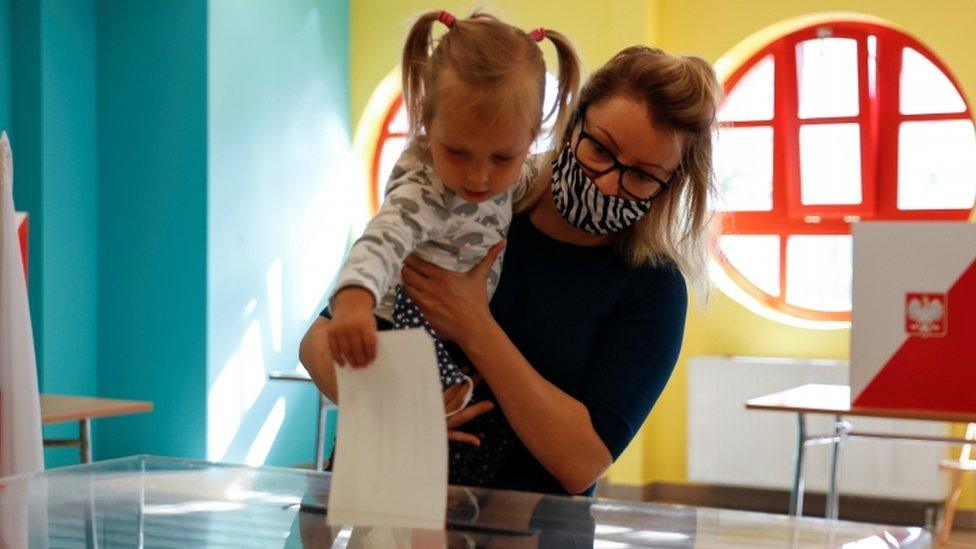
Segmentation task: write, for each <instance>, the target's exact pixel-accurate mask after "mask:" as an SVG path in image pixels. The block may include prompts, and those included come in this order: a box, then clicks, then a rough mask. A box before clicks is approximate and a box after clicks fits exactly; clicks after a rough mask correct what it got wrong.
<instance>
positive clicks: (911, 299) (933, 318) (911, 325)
mask: <svg viewBox="0 0 976 549" xmlns="http://www.w3.org/2000/svg"><path fill="white" fill-rule="evenodd" d="M946 309H947V307H946V296H945V294H931V293H910V294H907V295H906V296H905V331H906V332H907V333H908V334H909V335H913V336H921V337H931V336H943V335H945V333H946V313H947V310H946Z"/></svg>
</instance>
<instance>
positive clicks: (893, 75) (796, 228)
mask: <svg viewBox="0 0 976 549" xmlns="http://www.w3.org/2000/svg"><path fill="white" fill-rule="evenodd" d="M871 35H874V36H875V37H876V40H877V43H876V50H875V55H876V63H877V67H876V72H875V88H874V90H871V89H869V84H870V83H869V78H868V55H867V40H868V37H869V36H871ZM823 37H834V38H853V39H854V40H855V41H856V42H857V56H858V59H857V67H858V103H859V109H858V114H857V115H854V116H846V117H830V118H805V119H801V118H800V117H799V111H798V101H799V92H798V89H797V74H796V45H797V44H798V43H800V42H803V41H806V40H810V39H814V38H823ZM905 47H910V48H912V49H914V50H915V51H917V52H918V53H919V54H921V55H923V56H924V57H925V58H926V59H928V60H929V61H931V62H932V63H933V64H934V65H935V66H936V67H937V68H938V69H939V70H940V71H941V72H942V73H943V74H944V75H945V76H946V77H947V78H948V79H949V81H950V82H952V84H953V86H954V87H955V89H956V91H957V92H958V93H959V95H960V97H962V98H963V101H964V103H965V107H966V108H965V111H963V112H958V113H939V114H902V113H901V112H900V75H901V64H902V50H903V48H905ZM768 55H772V57H773V61H774V109H773V119H772V120H762V121H760V120H756V121H744V122H740V121H736V122H730V123H725V124H723V126H724V127H735V128H743V127H771V128H772V129H773V190H772V192H773V206H772V210H770V211H739V212H731V211H730V212H723V213H722V221H721V234H722V235H724V234H728V235H774V236H778V237H779V240H780V242H779V244H780V250H779V252H780V253H779V262H780V264H779V284H780V291H779V295H777V296H772V295H769V294H767V293H765V292H764V291H762V290H761V289H759V288H758V287H757V286H756V285H755V284H753V283H752V282H751V281H750V280H749V279H747V278H746V277H745V276H744V275H743V274H742V273H740V272H739V271H738V270H737V269H735V268H734V267H733V266H732V264H731V262H729V260H728V259H727V258H726V257H725V256H724V254H723V253H722V252H721V249H720V248H719V245H718V238H719V236H720V235H716V236H715V238H714V239H713V240H712V251H713V254H714V255H715V257H716V259H717V260H718V261H719V263H720V264H721V265H722V267H723V269H724V270H725V272H726V273H727V274H728V275H729V276H730V278H732V280H733V281H734V282H735V283H736V284H738V285H739V286H740V287H741V288H742V289H743V290H745V291H746V292H747V293H748V294H749V295H750V296H751V297H753V298H754V299H756V300H757V301H759V302H760V303H762V304H764V305H766V306H767V307H770V308H772V309H774V310H777V311H780V312H783V313H786V314H788V315H790V316H793V317H797V318H802V319H808V320H827V321H847V320H850V311H839V312H827V311H817V310H813V309H807V308H803V307H799V306H796V305H792V304H789V303H787V302H786V294H787V280H786V263H787V255H786V251H787V250H786V247H787V241H788V237H789V236H794V235H818V236H832V235H849V234H850V233H851V228H850V226H851V223H854V222H857V221H859V220H862V219H866V220H892V221H895V220H899V221H908V220H951V221H965V220H966V219H967V218H968V217H969V215H970V211H971V210H970V209H964V210H963V209H960V210H899V209H898V206H897V201H898V131H899V127H900V125H901V123H902V122H907V121H932V120H969V121H972V109H971V107H970V104H969V102H968V101H967V100H966V97H965V95H964V94H963V93H962V88H961V86H960V85H959V82H958V81H957V80H956V78H955V77H954V76H953V74H952V73H951V72H950V71H949V70H948V68H947V67H946V65H945V64H944V63H943V62H942V61H941V60H940V59H939V58H938V57H937V56H936V55H935V54H933V53H932V52H931V51H930V50H929V49H928V48H927V47H926V46H925V45H923V44H922V43H921V42H919V41H918V40H917V39H915V38H913V37H911V36H909V35H907V34H905V33H903V32H902V31H899V30H896V29H893V28H890V27H886V26H883V25H880V24H875V23H869V22H864V21H850V20H837V21H830V22H820V23H817V24H815V25H810V26H807V27H803V28H801V29H798V30H796V31H794V32H791V33H789V34H786V35H784V36H782V37H780V38H778V39H777V40H775V41H774V42H772V43H770V44H768V45H766V46H765V47H763V48H762V49H760V50H759V51H757V52H756V53H754V54H753V55H752V56H751V57H750V58H749V59H748V60H747V61H746V62H745V63H743V64H742V65H741V66H739V67H738V68H737V69H736V70H735V71H734V72H733V73H732V74H731V75H730V77H729V78H728V79H727V80H726V82H725V85H724V88H725V92H726V94H728V93H729V92H730V91H731V90H732V89H733V88H735V86H736V85H737V84H738V83H739V81H740V80H741V79H742V77H743V76H745V75H746V74H747V73H748V72H749V71H750V70H751V69H752V68H753V67H754V66H756V64H757V63H759V62H760V61H762V60H763V59H764V58H766V57H767V56H768ZM846 122H856V123H858V124H859V126H860V140H861V143H860V145H861V185H862V188H861V191H862V193H861V197H862V202H861V203H860V204H853V205H803V204H802V202H801V200H800V196H801V195H800V190H801V189H800V184H801V182H800V140H799V135H800V126H802V125H807V124H836V123H846Z"/></svg>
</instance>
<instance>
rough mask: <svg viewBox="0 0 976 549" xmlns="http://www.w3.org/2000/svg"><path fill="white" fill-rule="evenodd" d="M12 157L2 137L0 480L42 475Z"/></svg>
mask: <svg viewBox="0 0 976 549" xmlns="http://www.w3.org/2000/svg"><path fill="white" fill-rule="evenodd" d="M13 171H14V170H13V155H12V154H11V152H10V141H9V140H8V139H7V134H6V132H4V133H3V134H2V135H0V221H2V223H0V477H5V476H11V475H20V474H24V473H33V472H36V471H41V470H42V469H44V452H43V446H42V442H41V404H40V399H39V397H38V390H37V363H36V361H35V358H34V334H33V332H32V331H31V321H30V309H29V308H28V306H27V281H26V280H24V269H23V263H22V262H21V254H20V242H19V240H18V238H17V222H16V220H15V218H14V195H13Z"/></svg>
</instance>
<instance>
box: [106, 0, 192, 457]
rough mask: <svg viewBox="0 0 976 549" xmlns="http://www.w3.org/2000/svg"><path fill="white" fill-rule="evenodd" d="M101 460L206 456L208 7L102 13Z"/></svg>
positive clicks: (116, 4)
mask: <svg viewBox="0 0 976 549" xmlns="http://www.w3.org/2000/svg"><path fill="white" fill-rule="evenodd" d="M97 34H98V73H97V81H98V86H97V88H98V90H97V106H98V153H97V158H98V172H99V189H98V213H99V219H98V271H99V279H98V325H99V330H98V360H99V367H98V394H99V396H103V397H119V398H134V399H145V400H151V401H153V402H154V403H155V410H154V411H153V413H151V414H143V415H138V416H130V417H126V418H118V419H107V420H102V421H100V422H99V425H98V430H97V433H96V435H97V436H96V446H95V453H96V457H97V458H99V459H101V458H109V457H114V456H121V455H128V454H132V453H153V454H161V455H174V456H190V457H203V456H204V435H205V419H206V407H205V404H206V401H205V398H206V392H205V383H206V336H207V334H206V303H207V297H206V296H207V275H206V259H207V256H206V254H207V206H206V204H207V53H206V52H207V5H206V2H204V1H203V0H194V1H190V0H187V1H165V2H163V1H154V2H132V1H131V0H99V2H98V18H97Z"/></svg>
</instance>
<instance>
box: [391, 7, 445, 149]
mask: <svg viewBox="0 0 976 549" xmlns="http://www.w3.org/2000/svg"><path fill="white" fill-rule="evenodd" d="M440 14H441V12H438V11H431V12H427V13H425V14H423V15H421V16H420V17H419V18H418V19H417V21H416V22H415V23H414V24H413V26H412V27H410V33H409V34H407V41H406V43H405V44H404V45H403V61H402V65H401V73H402V80H403V104H404V106H405V107H406V109H407V119H408V120H409V128H410V131H409V134H410V136H411V137H412V136H414V135H415V134H416V133H417V128H419V127H420V121H421V120H422V119H423V109H424V76H425V72H426V70H427V66H428V61H429V60H430V49H431V48H430V46H431V42H432V41H433V37H432V36H431V33H432V31H433V29H434V23H436V22H437V21H438V20H439V18H440Z"/></svg>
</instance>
